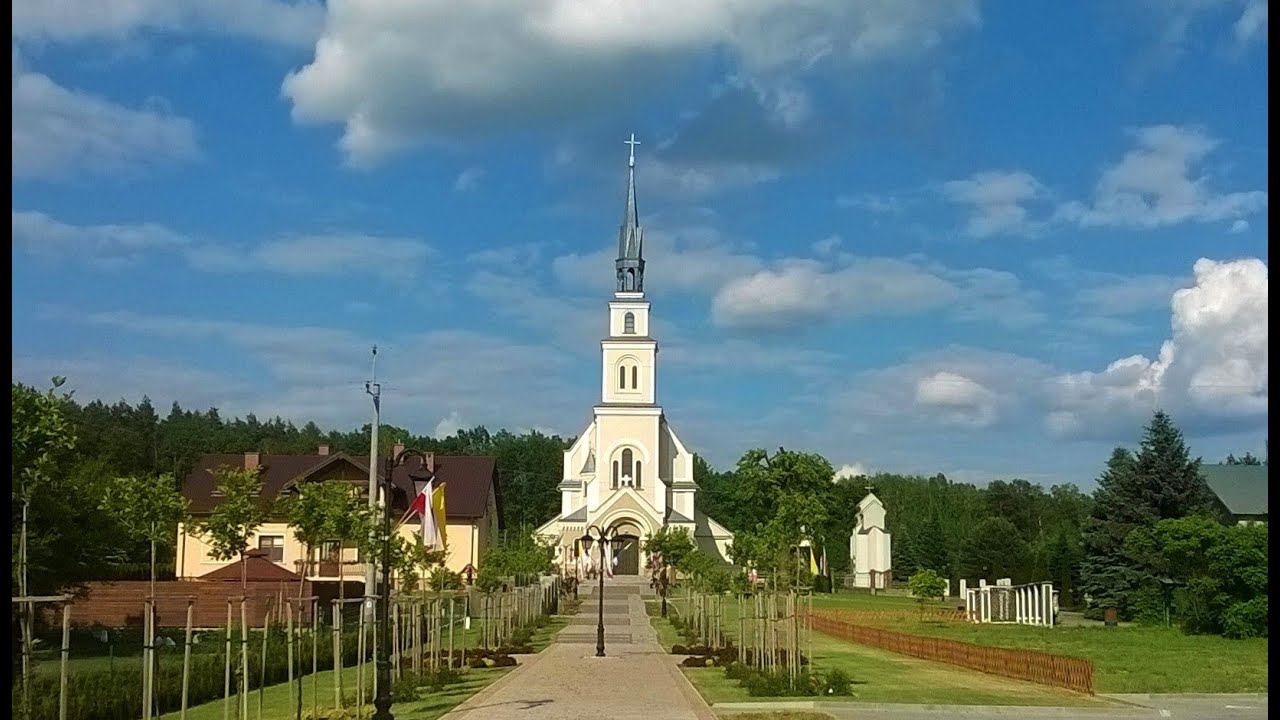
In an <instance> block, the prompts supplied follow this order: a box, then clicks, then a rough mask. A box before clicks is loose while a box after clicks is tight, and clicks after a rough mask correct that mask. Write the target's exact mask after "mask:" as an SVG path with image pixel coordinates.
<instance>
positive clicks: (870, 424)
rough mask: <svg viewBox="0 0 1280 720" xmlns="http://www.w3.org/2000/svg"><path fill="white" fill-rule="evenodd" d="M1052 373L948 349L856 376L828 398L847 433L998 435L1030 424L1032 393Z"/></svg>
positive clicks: (1029, 363) (1015, 358)
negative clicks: (932, 429)
mask: <svg viewBox="0 0 1280 720" xmlns="http://www.w3.org/2000/svg"><path fill="white" fill-rule="evenodd" d="M1052 373H1053V370H1052V368H1051V367H1049V366H1048V365H1046V364H1044V363H1042V362H1040V361H1037V360H1032V359H1030V358H1026V357H1022V356H1019V355H1015V354H1012V353H1003V352H995V351H991V350H984V349H980V348H972V347H961V346H952V347H946V348H942V349H940V350H936V351H932V352H927V353H921V354H917V355H915V356H913V357H911V358H909V359H907V360H906V361H904V362H902V363H901V364H898V365H894V366H891V367H888V368H884V369H880V370H874V371H869V372H864V373H860V374H859V375H858V376H856V377H855V378H853V380H852V382H851V384H850V385H849V386H848V388H847V389H846V390H845V391H844V392H841V393H839V394H837V395H835V396H834V398H833V402H834V403H835V405H836V410H837V412H838V414H839V415H840V416H842V417H844V418H847V419H848V422H849V423H850V426H851V427H852V428H853V430H854V431H855V432H859V433H869V432H873V431H874V432H882V431H887V430H892V431H901V430H904V429H910V428H912V427H920V426H938V425H940V426H946V427H954V428H959V429H964V430H982V429H990V428H994V427H1003V426H1005V425H1009V424H1012V423H1016V422H1018V421H1019V420H1021V419H1025V418H1033V417H1034V412H1035V409H1036V408H1037V407H1039V406H1040V403H1041V402H1042V397H1043V393H1042V392H1041V391H1040V390H1039V388H1041V387H1042V385H1043V383H1044V381H1045V379H1046V378H1048V377H1050V376H1051V375H1052Z"/></svg>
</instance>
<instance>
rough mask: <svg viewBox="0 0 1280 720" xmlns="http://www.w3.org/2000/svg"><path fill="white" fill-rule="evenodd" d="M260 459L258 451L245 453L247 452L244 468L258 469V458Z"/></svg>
mask: <svg viewBox="0 0 1280 720" xmlns="http://www.w3.org/2000/svg"><path fill="white" fill-rule="evenodd" d="M259 459H260V456H259V455H258V453H256V452H247V453H245V454H244V469H245V470H257V469H258V460H259Z"/></svg>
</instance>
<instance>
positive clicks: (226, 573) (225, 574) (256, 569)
mask: <svg viewBox="0 0 1280 720" xmlns="http://www.w3.org/2000/svg"><path fill="white" fill-rule="evenodd" d="M241 563H244V566H245V571H244V574H245V578H244V579H246V580H258V581H262V580H286V581H292V582H297V581H298V575H297V574H296V573H292V572H289V571H288V570H286V569H285V568H282V567H280V566H279V565H277V564H275V563H273V562H271V560H270V559H269V558H267V556H266V553H264V552H262V551H261V550H250V551H249V552H247V553H245V557H244V560H237V561H235V562H233V563H231V564H230V565H224V566H222V567H220V568H218V569H217V570H214V571H213V572H210V573H205V574H204V575H201V576H200V578H199V579H200V580H212V581H216V582H240V579H241V578H240V564H241Z"/></svg>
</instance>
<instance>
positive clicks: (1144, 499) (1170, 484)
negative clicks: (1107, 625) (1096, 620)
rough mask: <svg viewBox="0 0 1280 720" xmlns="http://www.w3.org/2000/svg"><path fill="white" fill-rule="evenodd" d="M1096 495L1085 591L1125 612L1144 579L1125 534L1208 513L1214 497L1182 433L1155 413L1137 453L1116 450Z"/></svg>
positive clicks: (1088, 528)
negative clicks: (1126, 549)
mask: <svg viewBox="0 0 1280 720" xmlns="http://www.w3.org/2000/svg"><path fill="white" fill-rule="evenodd" d="M1093 499H1094V502H1093V510H1092V512H1091V513H1090V518H1089V521H1088V522H1087V523H1086V525H1085V530H1084V544H1085V562H1084V565H1083V567H1082V568H1081V585H1082V589H1083V590H1084V592H1085V593H1086V594H1088V595H1089V596H1090V597H1091V598H1092V600H1093V604H1094V606H1095V607H1098V608H1102V607H1116V608H1119V609H1120V610H1121V612H1122V614H1126V615H1127V612H1128V610H1129V609H1130V608H1129V606H1130V600H1131V597H1130V596H1131V594H1132V593H1133V591H1134V590H1135V589H1136V588H1137V587H1138V586H1140V585H1141V584H1142V583H1143V582H1144V577H1143V575H1142V573H1141V572H1140V571H1139V569H1138V564H1137V563H1135V562H1134V561H1133V559H1131V558H1129V557H1128V556H1127V555H1126V554H1125V553H1124V541H1125V538H1126V537H1128V536H1129V534H1130V533H1132V532H1133V531H1134V530H1136V529H1138V528H1146V527H1152V526H1154V525H1155V524H1156V523H1157V522H1159V521H1160V520H1165V519H1169V518H1180V517H1186V516H1187V515H1191V514H1194V513H1197V512H1206V511H1208V510H1209V508H1210V507H1211V503H1212V496H1211V495H1210V493H1209V489H1208V486H1207V485H1206V484H1205V482H1204V478H1202V477H1200V460H1199V458H1196V459H1192V458H1191V453H1190V451H1188V449H1187V445H1186V442H1185V441H1184V440H1183V438H1182V433H1181V431H1179V430H1178V429H1177V427H1175V426H1174V424H1173V421H1172V420H1171V419H1170V418H1169V416H1168V415H1166V414H1165V413H1164V412H1160V411H1157V412H1156V413H1155V415H1154V416H1153V417H1152V418H1151V423H1150V424H1149V425H1147V428H1146V432H1145V434H1144V436H1143V439H1142V445H1141V447H1140V448H1139V450H1138V452H1137V454H1136V455H1135V454H1131V453H1130V452H1129V451H1128V450H1126V449H1124V448H1116V449H1115V450H1114V451H1112V453H1111V458H1110V459H1109V460H1107V469H1106V471H1104V472H1103V473H1102V476H1101V477H1099V478H1098V489H1097V490H1096V491H1094V494H1093Z"/></svg>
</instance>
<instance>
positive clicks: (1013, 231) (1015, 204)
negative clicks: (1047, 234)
mask: <svg viewBox="0 0 1280 720" xmlns="http://www.w3.org/2000/svg"><path fill="white" fill-rule="evenodd" d="M1043 190H1044V188H1043V187H1042V186H1041V185H1040V183H1039V181H1037V180H1036V179H1035V178H1034V177H1032V176H1031V175H1030V174H1028V173H1026V172H1023V171H1021V170H1018V171H987V172H980V173H976V174H975V175H973V176H972V177H969V178H967V179H965V180H953V181H951V182H947V183H943V184H942V192H943V194H944V195H945V196H946V197H947V198H948V199H949V200H951V201H952V202H954V203H957V204H960V205H965V206H967V207H969V208H971V209H972V211H973V214H972V216H970V218H969V221H968V223H967V224H966V226H965V233H966V234H968V235H970V236H972V237H978V238H983V237H989V236H992V235H1029V234H1032V233H1034V232H1035V230H1036V227H1037V226H1036V224H1034V223H1032V222H1031V221H1030V220H1029V219H1028V217H1027V208H1026V207H1024V205H1025V204H1026V203H1028V202H1030V201H1032V200H1035V199H1036V198H1038V197H1040V196H1041V194H1042V193H1043Z"/></svg>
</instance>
